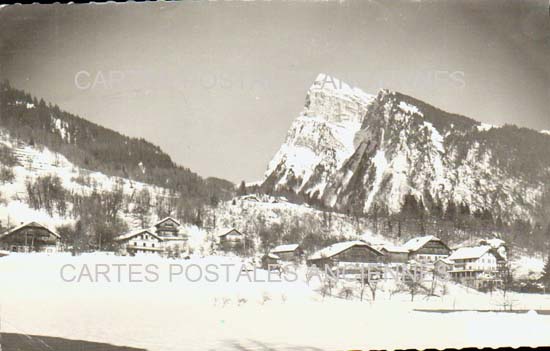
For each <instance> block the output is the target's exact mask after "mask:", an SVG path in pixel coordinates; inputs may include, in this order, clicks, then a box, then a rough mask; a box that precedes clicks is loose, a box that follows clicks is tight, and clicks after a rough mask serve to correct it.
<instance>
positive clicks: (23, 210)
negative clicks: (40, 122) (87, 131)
mask: <svg viewBox="0 0 550 351" xmlns="http://www.w3.org/2000/svg"><path fill="white" fill-rule="evenodd" d="M56 126H57V128H61V127H62V124H61V121H59V120H57V121H56ZM0 145H4V146H6V147H8V148H10V149H12V151H13V154H14V156H15V157H16V158H17V160H18V162H19V164H18V165H17V166H15V167H13V172H14V176H15V181H14V182H12V183H3V184H0V194H1V195H2V198H3V199H4V200H6V201H5V202H6V203H5V204H2V203H1V202H0V221H2V222H3V223H8V217H9V221H10V223H12V224H13V223H19V222H22V221H30V220H35V221H40V222H41V223H43V224H45V225H51V226H57V225H60V224H64V223H67V222H69V220H67V219H66V218H63V217H60V216H56V215H53V216H51V215H49V214H48V213H47V212H46V211H43V210H34V209H32V208H30V207H29V206H28V205H27V204H26V201H25V199H26V198H27V190H26V182H27V181H32V180H35V179H36V178H38V177H44V176H57V177H59V178H60V180H61V182H62V185H63V188H65V189H66V190H68V191H72V192H75V193H77V194H83V195H89V194H90V193H92V191H93V190H94V189H96V190H98V191H112V190H114V189H115V188H116V187H121V188H122V190H123V192H124V194H126V195H130V194H132V193H137V192H139V191H140V190H142V189H148V190H149V192H150V193H151V198H152V199H155V198H156V196H157V195H162V194H163V193H164V189H162V188H160V187H157V186H153V185H149V184H145V183H141V182H136V181H132V180H129V179H125V178H121V177H114V176H108V175H105V174H103V173H100V172H92V171H89V170H87V169H83V168H80V167H78V166H76V165H74V164H73V163H71V162H70V161H69V160H67V158H65V156H63V155H61V154H59V153H56V152H53V151H51V150H49V149H48V148H46V147H37V146H31V145H29V144H25V143H23V142H21V141H18V140H16V139H14V138H12V137H10V136H9V135H8V134H7V132H6V131H5V130H3V129H0ZM125 219H126V220H127V221H131V219H129V218H125Z"/></svg>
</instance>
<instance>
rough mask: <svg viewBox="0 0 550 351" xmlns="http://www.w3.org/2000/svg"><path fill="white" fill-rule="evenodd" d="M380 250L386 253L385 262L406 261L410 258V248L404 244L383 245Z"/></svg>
mask: <svg viewBox="0 0 550 351" xmlns="http://www.w3.org/2000/svg"><path fill="white" fill-rule="evenodd" d="M379 251H380V252H382V253H383V254H384V259H383V261H384V263H389V264H392V263H406V262H407V261H408V259H409V250H407V249H405V248H404V247H402V246H395V245H383V246H382V247H381V248H380V249H379Z"/></svg>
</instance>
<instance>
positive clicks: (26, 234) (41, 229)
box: [0, 222, 61, 252]
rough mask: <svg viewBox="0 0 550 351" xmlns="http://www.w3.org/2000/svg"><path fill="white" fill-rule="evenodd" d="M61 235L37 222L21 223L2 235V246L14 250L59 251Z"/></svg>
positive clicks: (0, 246) (0, 242) (0, 241)
mask: <svg viewBox="0 0 550 351" xmlns="http://www.w3.org/2000/svg"><path fill="white" fill-rule="evenodd" d="M60 239H61V236H60V235H59V234H57V233H56V232H55V231H53V230H52V229H50V228H48V227H46V226H45V225H42V224H40V223H37V222H27V223H21V225H19V226H17V227H14V228H11V229H9V230H7V231H6V232H4V233H3V234H1V235H0V248H1V249H4V250H7V251H13V252H57V251H59V250H60V241H61V240H60Z"/></svg>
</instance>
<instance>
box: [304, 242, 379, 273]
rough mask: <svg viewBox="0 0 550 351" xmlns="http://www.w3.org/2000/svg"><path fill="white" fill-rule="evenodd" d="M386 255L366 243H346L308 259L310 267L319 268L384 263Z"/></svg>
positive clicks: (322, 250)
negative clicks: (341, 264) (349, 264)
mask: <svg viewBox="0 0 550 351" xmlns="http://www.w3.org/2000/svg"><path fill="white" fill-rule="evenodd" d="M383 256H384V254H383V253H381V252H380V251H378V250H376V249H375V248H373V247H372V246H370V245H369V244H367V243H366V242H364V241H344V242H340V243H336V244H333V245H330V246H328V247H325V248H324V249H321V250H319V251H317V252H315V253H314V254H312V255H311V256H309V257H308V259H307V264H308V265H316V266H317V267H319V268H324V267H325V266H327V265H328V266H334V265H338V264H339V263H343V264H347V263H354V264H355V263H359V264H361V263H377V262H382V260H383Z"/></svg>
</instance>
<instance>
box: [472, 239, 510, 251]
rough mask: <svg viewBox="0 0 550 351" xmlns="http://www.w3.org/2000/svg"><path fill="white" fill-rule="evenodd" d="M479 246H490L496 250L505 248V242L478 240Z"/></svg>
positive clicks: (499, 240) (500, 240)
mask: <svg viewBox="0 0 550 351" xmlns="http://www.w3.org/2000/svg"><path fill="white" fill-rule="evenodd" d="M479 245H481V246H484V245H490V246H491V247H493V248H495V249H498V248H499V247H501V246H506V242H505V241H504V240H502V239H498V238H492V239H481V240H479Z"/></svg>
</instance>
